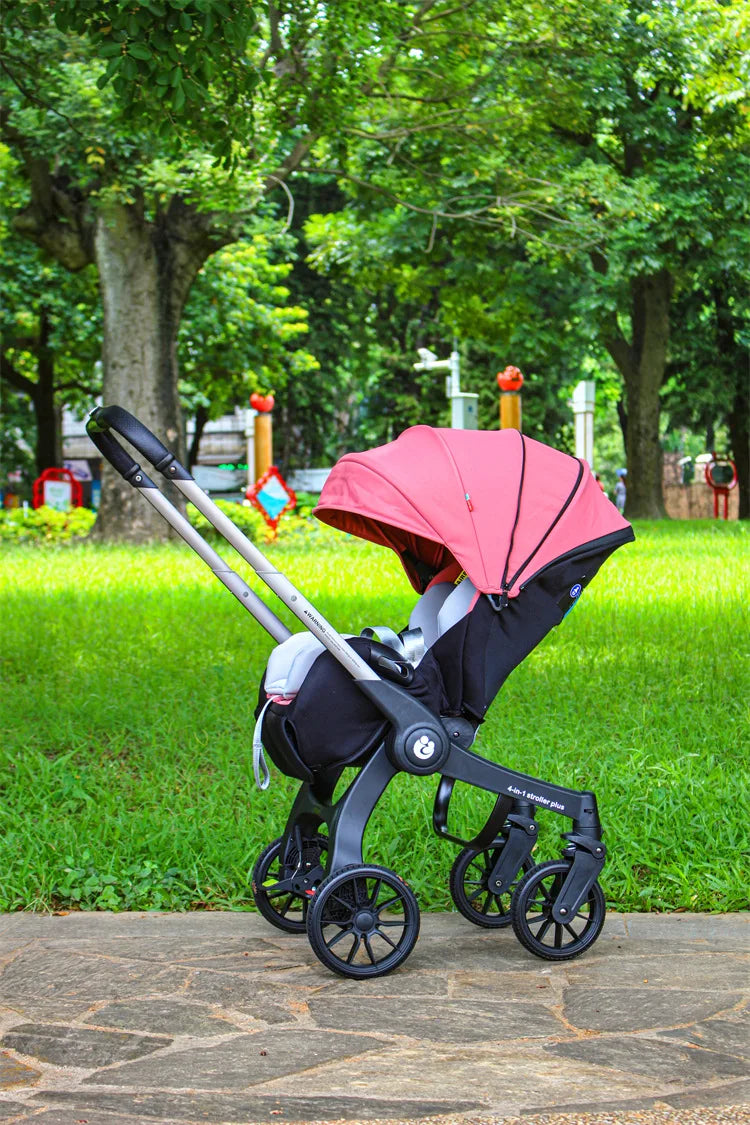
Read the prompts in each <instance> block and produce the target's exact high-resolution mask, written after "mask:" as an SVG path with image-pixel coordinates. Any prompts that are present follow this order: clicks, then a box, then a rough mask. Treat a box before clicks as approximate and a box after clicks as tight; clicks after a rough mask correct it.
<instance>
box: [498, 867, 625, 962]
mask: <svg viewBox="0 0 750 1125" xmlns="http://www.w3.org/2000/svg"><path fill="white" fill-rule="evenodd" d="M571 862H572V861H571V860H567V859H551V860H549V861H548V862H547V863H538V864H537V865H536V867H532V869H531V871H529V872H527V873H526V875H524V877H523V879H522V880H521V882H520V883H519V884H518V886H517V887H516V889H515V892H514V894H513V900H512V902H511V908H510V912H511V920H512V924H513V930H514V932H515V935H516V937H517V938H518V940H519V941H520V943H521V945H523V946H524V948H525V949H528V951H529V953H533V954H534V956H535V957H541V958H542V959H543V960H545V961H570V960H572V958H573V957H578V956H580V954H581V953H583V952H584V951H585V950H587V949H588V948H589V947H590V946H592V945H593V944H594V942H595V941H596V939H597V938H598V937H599V934H600V933H601V930H602V926H603V925H604V917H605V914H606V904H605V901H604V894H603V892H602V889H601V887H600V886H599V884H598V883H594V884H593V886H592V887H591V890H590V891H589V894H588V899H587V900H586V901H587V903H588V906H589V919H588V921H587V923H586V925H585V926H584V927H583V929H582V930H581V932H580V935H578V937H577V938H576V940H574V941H571V942H569V943H568V945H567V946H564V945H563V946H561V947H560V948H559V949H556V948H555V947H554V946H549V945H545V944H544V942H542V941H539V939H538V938H537V937H536V935H535V934H534V933H533V932H532V930H531V927H530V925H529V922H528V920H527V917H526V912H527V909H528V906H529V903H530V902H532V901H533V900H534V897H535V895H536V893H537V889H538V887H539V885H540V884H541V883H543V882H544V880H545V879H548V878H549V877H550V876H552V875H559V876H562V878H563V879H564V878H565V877H566V876H567V874H568V871H569V870H570V865H571ZM561 885H562V884H561ZM550 906H551V902H550ZM579 914H580V912H579V913H577V914H575V915H574V916H573V918H571V919H570V921H569V922H566V923H564V924H562V926H563V929H564V928H565V927H566V926H569V925H570V924H571V923H572V922H574V921H575V919H576V918H578V917H579ZM544 916H545V915H544V913H541V914H540V917H544ZM550 925H552V926H555V927H557V926H558V925H560V923H556V922H551V923H550Z"/></svg>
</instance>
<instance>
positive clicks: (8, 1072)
mask: <svg viewBox="0 0 750 1125" xmlns="http://www.w3.org/2000/svg"><path fill="white" fill-rule="evenodd" d="M39 1078H41V1073H40V1071H38V1070H34V1068H33V1067H30V1066H26V1064H25V1063H22V1062H19V1061H18V1059H14V1058H11V1056H10V1055H9V1054H8V1052H7V1051H0V1090H13V1089H15V1088H16V1087H17V1086H33V1085H34V1084H35V1083H36V1082H37V1081H38V1079H39Z"/></svg>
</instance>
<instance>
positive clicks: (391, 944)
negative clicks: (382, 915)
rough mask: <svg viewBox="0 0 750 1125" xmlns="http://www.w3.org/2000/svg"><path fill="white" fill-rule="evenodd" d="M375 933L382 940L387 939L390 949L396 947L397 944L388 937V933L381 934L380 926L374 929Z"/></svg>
mask: <svg viewBox="0 0 750 1125" xmlns="http://www.w3.org/2000/svg"><path fill="white" fill-rule="evenodd" d="M375 933H376V934H377V935H378V937H379V938H382V939H383V941H387V942H388V944H389V945H390V947H391V949H398V946H397V945H396V943H395V941H391V939H390V938H389V937H388V934H382V933H381V932H380V926H378V928H377V929H376V930H375Z"/></svg>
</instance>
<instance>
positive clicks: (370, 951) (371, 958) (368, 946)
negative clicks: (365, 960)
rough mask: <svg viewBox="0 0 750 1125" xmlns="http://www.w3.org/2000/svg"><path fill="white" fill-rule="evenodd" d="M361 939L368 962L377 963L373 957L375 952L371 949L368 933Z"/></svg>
mask: <svg viewBox="0 0 750 1125" xmlns="http://www.w3.org/2000/svg"><path fill="white" fill-rule="evenodd" d="M363 940H364V943H365V949H366V950H367V956H368V957H369V958H370V964H371V965H377V958H376V957H375V954H374V953H373V951H372V946H371V945H370V938H369V935H368V934H365V935H364V939H363Z"/></svg>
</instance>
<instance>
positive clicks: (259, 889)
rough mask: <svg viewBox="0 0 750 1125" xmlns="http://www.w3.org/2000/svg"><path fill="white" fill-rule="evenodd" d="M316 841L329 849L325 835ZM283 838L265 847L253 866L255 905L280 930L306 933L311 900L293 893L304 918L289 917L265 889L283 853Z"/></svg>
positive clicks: (325, 849) (316, 838)
mask: <svg viewBox="0 0 750 1125" xmlns="http://www.w3.org/2000/svg"><path fill="white" fill-rule="evenodd" d="M315 842H316V843H318V842H319V843H320V844H321V850H324V851H327V850H328V839H327V837H325V836H316V837H315ZM282 844H283V838H282V837H281V836H279V837H278V838H277V839H276V840H272V841H271V843H270V844H268V845H267V847H265V848H264V849H263V851H262V852H261V853H260V855H259V856H258V859H257V860H256V863H255V867H254V868H253V879H252V890H253V899H254V901H255V905H256V906H257V908H258V911H259V913H261V914H262V915H263V917H264V918H265V919H266V921H267V922H270V923H271V925H272V926H275V927H276V928H277V929H278V930H283V931H284V932H285V933H287V934H304V933H305V932H306V930H307V911H308V907H309V900H308V899H307V898H304V897H303V896H302V895H294V894H292V895H291V898H292V900H294V899H299V900H300V904H301V910H302V919H301V921H298V920H297V919H296V918H287V917H285V915H284V914H282V913H280V912H279V911H278V910H276V909H275V907H274V906H273V903H272V902H271V900H270V899H269V897H268V895H267V894H266V893H265V891H264V889H263V883H264V882H265V880H266V878H267V877H268V871H269V869H270V867H271V864H272V863H273V862H274V860H276V859H279V858H280V855H281V846H282Z"/></svg>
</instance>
